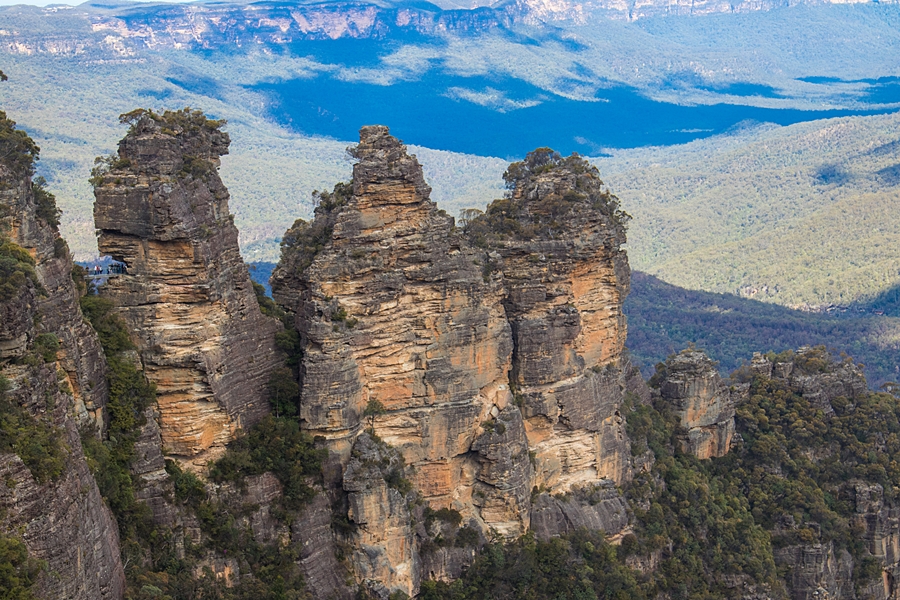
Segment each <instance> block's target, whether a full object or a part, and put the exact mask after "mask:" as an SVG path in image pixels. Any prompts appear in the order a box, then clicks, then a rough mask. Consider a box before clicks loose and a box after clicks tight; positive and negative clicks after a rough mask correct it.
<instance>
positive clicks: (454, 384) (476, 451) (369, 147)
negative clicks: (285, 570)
mask: <svg viewBox="0 0 900 600" xmlns="http://www.w3.org/2000/svg"><path fill="white" fill-rule="evenodd" d="M353 153H354V156H355V157H356V158H357V159H358V162H357V164H356V165H355V166H354V170H353V181H352V183H349V184H338V185H337V186H335V188H334V190H333V192H323V193H320V194H318V196H317V199H318V206H317V208H316V216H315V219H314V220H313V221H312V222H310V223H307V222H305V221H302V220H299V221H297V222H296V223H295V224H294V226H293V227H292V228H291V229H290V230H288V232H287V233H286V234H285V236H284V238H283V243H282V248H283V253H282V260H281V262H280V263H279V266H278V268H277V269H276V271H275V273H274V275H273V277H272V282H271V283H272V289H273V296H274V298H275V300H276V301H277V302H278V303H279V304H281V305H282V306H283V307H284V308H285V309H286V310H288V311H289V312H291V313H292V314H293V315H294V318H295V326H296V328H297V331H298V332H299V334H300V339H301V346H302V359H301V365H300V379H301V381H300V383H301V399H300V418H301V422H302V424H303V427H304V429H306V430H308V431H309V432H310V433H312V434H314V435H320V436H323V437H324V438H325V440H326V442H325V443H326V445H327V447H328V448H329V449H330V451H331V456H332V459H331V461H330V462H329V464H330V465H331V466H328V467H326V482H327V485H328V486H330V490H331V492H330V495H331V497H332V498H333V499H335V500H336V501H339V500H340V499H341V495H342V494H343V495H344V498H345V500H344V501H345V502H347V504H348V506H349V510H348V520H349V521H350V522H351V523H352V524H353V525H354V526H356V527H357V533H356V534H354V535H351V536H350V537H349V539H348V541H349V542H350V543H351V546H352V547H353V548H355V550H354V559H353V560H352V561H351V564H352V565H353V569H354V576H355V578H356V580H357V581H358V582H360V583H363V584H364V585H366V587H367V588H368V589H369V590H370V591H373V592H377V593H381V592H379V590H381V591H383V592H385V594H387V592H389V591H391V590H402V591H404V592H405V593H408V594H414V593H416V592H417V590H418V584H419V578H420V577H422V572H427V573H428V574H429V575H430V576H432V577H440V578H452V577H454V576H458V574H459V572H460V569H461V568H462V567H463V566H464V565H465V564H466V561H467V560H471V551H470V550H466V548H465V547H458V548H454V549H453V550H452V551H450V550H447V549H446V548H440V549H438V550H434V549H433V548H429V550H428V551H427V552H425V551H424V550H423V551H421V552H420V548H424V546H425V545H428V543H429V542H428V540H429V539H431V538H430V534H429V533H428V532H427V531H426V529H427V528H425V529H422V528H421V527H420V526H415V527H414V526H413V525H412V524H411V521H413V522H416V521H417V514H418V513H417V512H416V511H414V510H411V509H410V507H409V502H410V498H407V497H405V496H404V494H403V493H401V492H400V491H399V490H398V489H395V488H394V487H391V484H390V481H393V480H394V479H395V478H396V476H399V475H397V473H403V477H408V478H409V480H410V484H411V486H412V489H413V490H414V492H415V493H416V494H418V495H419V496H420V497H421V498H422V499H424V500H425V501H426V502H427V504H428V505H429V506H430V507H431V508H432V509H450V510H452V511H458V513H459V517H460V518H461V519H462V520H463V521H464V522H466V523H468V524H469V525H467V526H472V527H473V528H474V530H475V531H478V530H480V531H481V534H478V535H487V536H488V537H489V536H491V535H499V536H501V537H505V538H514V537H516V536H518V535H521V534H522V533H524V532H525V531H526V530H528V529H529V527H530V525H531V511H532V498H533V497H534V496H533V494H532V491H533V490H534V489H535V487H536V486H541V487H543V488H544V489H546V490H550V491H553V492H567V491H574V492H576V495H577V494H581V495H579V496H577V497H578V498H581V497H582V496H583V497H584V498H585V499H586V500H585V502H584V506H581V505H580V504H579V506H581V508H579V509H577V510H575V504H573V505H572V508H573V510H568V508H569V507H565V508H563V507H562V504H561V501H558V500H555V499H551V498H549V497H547V498H545V499H544V500H542V502H543V504H541V510H542V511H543V512H542V515H543V517H542V526H541V527H542V532H544V533H546V535H552V534H551V533H550V532H552V531H556V532H560V531H567V530H569V529H573V528H577V527H580V526H582V525H584V524H592V525H597V524H600V525H602V526H603V528H604V529H607V531H608V533H610V534H611V535H615V534H617V533H620V532H621V531H622V530H623V529H624V528H625V526H626V525H627V511H626V510H625V503H624V500H623V499H622V498H621V496H619V494H618V492H617V491H616V490H615V488H614V487H610V488H608V489H605V492H604V494H601V495H603V498H601V499H598V498H599V497H598V496H597V492H596V490H595V488H594V487H593V486H595V485H596V484H597V483H598V482H601V481H604V480H607V481H609V482H610V485H612V484H614V483H621V482H624V481H627V480H628V479H629V477H630V473H631V455H630V445H629V443H628V440H627V436H626V435H625V431H624V423H623V419H622V418H621V416H620V414H619V408H620V406H621V404H622V402H623V399H624V393H625V389H626V387H627V386H628V385H631V386H632V387H634V389H635V390H637V392H638V394H637V395H636V396H635V397H636V398H638V401H641V400H640V396H642V395H647V394H648V392H647V390H646V387H645V386H644V387H641V386H639V385H636V384H635V383H634V382H633V381H632V379H633V378H631V379H629V378H627V377H626V376H625V372H626V370H627V371H628V372H629V373H631V371H632V369H631V368H630V366H628V365H627V364H626V361H624V360H623V357H622V353H623V345H624V338H625V319H624V316H623V315H622V312H621V304H622V301H623V299H624V297H625V295H626V294H627V291H628V273H629V271H628V265H627V261H626V259H625V254H624V252H623V251H622V250H621V248H620V246H621V244H622V243H623V242H624V227H623V221H624V219H625V216H624V215H623V214H622V213H620V212H618V210H617V205H616V203H615V199H614V198H613V197H611V196H610V195H609V194H608V192H606V191H605V190H604V189H603V188H602V182H600V180H599V178H598V177H597V175H596V170H595V169H593V168H592V167H590V165H588V164H587V163H585V162H584V161H582V160H581V159H578V158H577V157H573V158H572V159H562V158H561V157H559V155H554V156H551V158H552V159H553V160H554V161H556V163H555V164H554V168H548V169H542V170H540V172H535V173H528V172H525V171H517V172H518V173H520V174H522V177H521V181H518V182H517V185H516V186H514V191H513V193H512V195H511V197H510V198H507V199H505V200H501V201H498V202H497V203H495V206H494V208H496V207H497V206H499V207H501V208H500V209H498V210H503V208H502V207H503V206H504V205H506V206H511V207H512V208H511V209H510V210H514V211H516V215H517V216H516V218H517V219H518V221H517V223H518V224H517V225H516V228H517V231H519V232H520V233H523V235H521V236H519V237H515V236H513V237H510V236H504V235H503V234H504V231H503V227H502V226H503V222H504V221H503V220H502V219H500V221H499V225H500V226H499V228H498V227H497V225H498V221H497V220H491V219H488V218H485V219H474V220H473V221H472V222H471V223H469V224H464V226H463V227H462V228H456V227H455V226H454V225H455V224H454V221H453V219H451V218H450V217H449V216H447V215H446V214H445V213H444V212H443V211H440V210H438V208H437V207H436V206H435V204H434V203H433V202H431V201H430V199H429V198H428V195H429V193H430V189H429V188H428V186H427V185H426V183H425V181H424V179H423V177H422V170H421V167H420V166H419V164H418V162H417V161H416V159H415V157H414V156H410V155H408V154H407V153H406V149H405V147H404V146H403V145H402V144H401V143H400V142H399V141H398V140H396V139H395V138H393V137H392V136H390V135H389V133H388V130H387V128H385V127H380V126H372V127H365V128H363V129H362V130H361V132H360V143H359V145H358V146H357V147H356V148H355V149H354V150H353ZM566 161H569V162H566ZM517 165H518V166H517ZM517 165H514V166H513V167H511V171H512V170H514V168H521V167H522V163H517ZM504 203H505V204H504ZM542 207H549V210H550V212H549V213H548V212H546V211H545V209H544V208H542ZM491 214H492V213H491V212H490V211H489V213H488V215H487V216H490V215H491ZM545 217H548V219H545ZM545 221H546V222H545ZM470 225H471V226H470ZM544 225H547V227H543V226H544ZM526 233H527V235H525V234H526ZM624 367H627V369H625V368H624ZM511 389H512V390H514V391H515V394H513V392H512V391H511ZM380 444H384V447H382V446H381V445H380ZM385 448H388V449H390V450H389V451H388V450H385ZM390 453H396V454H390ZM388 454H390V456H395V457H402V459H403V460H402V462H403V464H405V465H406V466H407V467H405V468H403V469H401V468H400V466H397V465H394V464H393V463H392V462H390V461H387V462H386V460H387V459H386V456H388ZM391 460H394V459H391ZM386 469H388V471H386ZM397 469H400V470H399V471H398V470H397ZM573 497H574V496H573ZM587 499H590V500H587ZM595 500H596V501H597V502H600V503H601V504H602V506H601V507H600V508H596V509H595V508H594V507H593V504H592V503H594V501H595ZM545 504H546V506H544V505H545ZM576 504H577V503H576ZM420 529H421V531H420ZM448 535H455V534H453V533H452V532H449V533H448ZM467 535H470V534H467Z"/></svg>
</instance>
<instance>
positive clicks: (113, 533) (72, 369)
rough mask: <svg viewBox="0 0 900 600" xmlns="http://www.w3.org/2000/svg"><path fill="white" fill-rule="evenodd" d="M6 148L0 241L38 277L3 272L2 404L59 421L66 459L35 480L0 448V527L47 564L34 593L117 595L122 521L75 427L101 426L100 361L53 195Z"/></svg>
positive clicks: (121, 582)
mask: <svg viewBox="0 0 900 600" xmlns="http://www.w3.org/2000/svg"><path fill="white" fill-rule="evenodd" d="M0 121H2V124H0V126H2V127H4V128H9V129H11V128H12V126H13V124H12V123H11V122H10V121H8V120H7V119H6V116H5V115H4V114H3V113H2V112H0ZM6 139H7V140H9V137H7V138H6ZM4 150H5V151H6V152H5V153H4V155H3V156H2V158H0V244H5V245H7V247H10V246H12V245H13V244H14V245H15V247H16V249H15V250H14V251H16V252H22V254H25V255H26V256H30V257H31V258H32V259H33V261H34V277H33V278H20V279H19V280H18V281H16V278H15V277H8V273H7V272H5V271H0V287H3V288H6V287H7V284H12V287H13V288H15V289H14V291H12V293H10V294H8V297H7V294H5V293H4V294H0V375H2V377H3V378H5V379H6V380H7V382H8V383H9V384H10V389H9V390H8V391H6V392H5V393H4V392H3V391H2V390H0V402H2V403H4V404H5V405H8V406H11V407H17V408H20V409H22V410H23V411H24V412H25V414H26V415H27V417H26V418H27V419H29V420H33V421H34V422H35V423H42V424H44V426H50V427H53V428H55V430H54V431H55V433H54V437H56V436H58V437H56V441H58V442H59V443H61V444H62V445H63V446H64V450H63V452H64V453H65V456H64V457H63V458H62V461H61V464H60V465H59V473H58V474H57V475H56V476H50V477H47V475H46V474H44V475H42V476H41V477H35V476H34V475H33V473H32V471H31V470H30V469H29V467H28V466H27V465H26V463H25V462H23V459H22V458H21V457H20V456H19V455H17V454H15V453H2V454H0V477H2V478H3V480H4V481H5V482H6V483H5V485H3V486H0V532H2V533H3V534H5V535H14V536H16V537H20V538H21V539H22V540H23V541H24V543H25V546H26V548H27V550H28V552H29V554H30V555H31V556H33V557H35V558H37V559H40V560H44V561H46V564H47V568H46V569H44V570H43V571H42V573H41V575H40V577H39V579H38V582H37V584H36V586H35V589H33V591H34V592H35V593H36V595H37V596H38V597H40V598H48V599H51V598H72V599H79V600H80V599H83V600H91V599H95V598H102V599H109V600H113V599H118V598H121V597H122V595H123V593H124V588H125V576H124V572H123V569H122V563H121V559H120V556H119V536H118V528H117V526H116V523H115V521H114V520H113V518H112V515H111V514H110V511H109V509H108V508H107V507H106V505H105V503H104V502H103V499H102V498H101V496H100V492H99V490H98V488H97V484H96V482H95V481H94V478H93V476H92V475H91V473H90V471H89V470H88V466H87V463H86V461H85V457H84V453H83V451H82V447H81V439H80V436H79V428H80V427H85V428H87V429H89V430H90V429H93V430H95V431H97V432H98V433H99V430H100V429H101V428H102V426H103V423H104V414H103V410H104V407H105V406H106V402H107V398H108V394H107V384H106V363H105V360H104V357H103V353H102V350H101V349H100V345H99V342H98V340H97V336H96V334H95V333H94V331H93V329H91V327H90V326H89V325H87V324H86V323H85V322H84V319H83V317H82V314H81V310H80V308H79V305H78V301H77V300H78V292H77V288H76V286H75V284H74V282H73V280H72V277H71V272H72V260H71V257H70V256H69V253H68V249H67V247H66V245H65V242H64V241H63V240H62V239H61V238H60V237H59V233H58V231H57V229H56V226H55V224H54V223H53V222H52V221H53V220H54V219H53V217H55V204H53V202H52V197H49V196H47V195H44V194H45V192H43V191H42V190H41V189H40V188H39V187H38V188H37V192H38V194H41V196H39V197H38V198H36V196H35V190H36V188H35V187H33V186H32V181H31V177H30V174H31V168H30V165H31V163H30V159H29V160H28V162H27V163H26V164H25V165H24V167H23V165H22V163H21V162H20V163H19V164H18V165H17V164H15V163H13V164H10V160H11V157H12V158H15V152H9V150H10V148H9V146H8V145H7V146H5V147H4ZM41 202H43V203H44V204H43V206H40V203H41ZM48 216H49V220H48ZM38 286H39V287H38ZM39 335H44V336H45V337H46V336H51V339H52V336H55V338H56V339H57V340H58V341H59V350H58V351H57V352H56V355H55V357H54V356H53V353H52V352H47V353H46V356H42V354H45V353H36V348H35V341H36V340H37V338H38V336H39ZM45 361H46V362H45ZM4 411H6V409H5V408H4ZM4 434H6V435H14V433H13V432H4ZM52 441H54V440H43V441H40V440H27V442H28V443H41V444H45V443H48V442H52ZM22 456H25V455H24V454H23V455H22Z"/></svg>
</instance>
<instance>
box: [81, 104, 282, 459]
mask: <svg viewBox="0 0 900 600" xmlns="http://www.w3.org/2000/svg"><path fill="white" fill-rule="evenodd" d="M219 126H220V123H218V122H215V121H209V120H207V119H206V118H205V117H204V116H203V115H202V114H201V113H199V112H195V113H191V112H190V111H188V110H184V111H181V112H178V113H166V114H165V115H162V116H160V115H155V114H153V113H145V114H140V115H138V116H136V120H135V121H134V124H133V126H132V128H131V130H130V131H129V133H128V135H127V136H125V138H124V139H123V140H122V141H121V142H120V144H119V156H118V159H117V160H116V161H115V162H113V163H112V164H111V165H110V169H109V170H108V172H106V173H104V174H102V175H100V176H99V177H98V179H96V180H95V188H94V193H95V196H96V202H95V204H94V219H95V222H96V226H97V228H98V229H99V230H100V239H99V248H100V253H101V254H108V255H111V256H112V257H113V258H114V259H115V260H117V261H120V262H122V263H124V264H125V266H126V269H127V274H124V275H121V276H118V277H116V278H112V279H111V280H110V281H109V282H108V283H107V284H106V285H105V286H104V287H103V295H105V296H107V297H109V298H110V299H111V300H112V301H113V302H114V303H115V304H116V306H117V307H118V311H119V314H120V315H121V316H122V317H123V318H124V319H125V321H126V322H127V323H128V325H129V327H130V329H131V331H132V332H134V335H135V336H136V338H137V339H136V341H137V343H138V347H139V352H140V356H141V360H142V362H143V368H144V373H145V374H146V376H147V378H148V379H150V380H151V381H152V382H154V383H155V384H156V386H157V392H158V408H159V420H160V422H159V425H160V435H161V440H162V444H163V447H164V449H165V452H166V453H167V454H169V455H171V456H173V457H177V458H178V459H179V460H181V462H183V463H184V464H185V465H186V466H188V467H189V468H193V469H194V470H199V469H202V468H203V467H205V465H206V463H207V462H208V461H209V460H211V459H213V458H215V457H217V456H218V455H219V454H220V453H221V451H222V450H223V448H224V446H225V444H226V443H227V442H228V441H230V440H231V439H232V437H233V435H234V434H235V432H236V431H237V430H238V429H239V428H247V427H249V426H250V425H253V424H254V423H256V422H257V421H259V419H261V418H262V417H263V416H264V415H265V414H266V412H267V411H268V403H267V401H266V391H265V387H266V382H267V380H268V377H269V375H270V374H271V372H272V370H273V369H274V368H275V367H276V366H278V363H279V359H278V356H277V354H276V351H275V348H274V334H275V332H276V331H277V330H278V328H279V327H280V325H279V324H278V323H277V322H276V321H275V320H274V319H270V318H268V317H265V316H263V315H262V314H261V313H260V310H259V306H258V303H257V301H256V297H255V294H254V291H253V287H252V285H251V282H250V278H249V276H248V273H247V268H246V266H245V265H244V263H243V261H242V259H241V256H240V253H239V251H238V243H237V229H236V228H235V227H234V224H233V222H232V218H231V215H230V214H229V212H228V191H227V190H226V189H225V186H224V185H223V184H222V182H221V180H220V179H219V176H218V174H217V172H216V167H217V166H218V162H219V156H221V155H222V154H224V153H226V152H227V149H228V143H229V139H228V135H227V134H225V133H223V132H221V131H219Z"/></svg>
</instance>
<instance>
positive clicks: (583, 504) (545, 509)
mask: <svg viewBox="0 0 900 600" xmlns="http://www.w3.org/2000/svg"><path fill="white" fill-rule="evenodd" d="M531 528H532V530H533V531H534V534H535V535H536V536H537V537H538V539H541V540H544V541H546V540H549V539H550V538H554V537H559V536H561V535H565V534H567V533H573V532H575V531H578V530H579V529H588V530H591V531H604V532H607V533H608V534H609V535H610V538H611V539H612V540H613V541H618V540H620V539H621V538H622V536H624V535H625V534H627V533H628V532H629V531H630V529H629V515H628V503H627V502H626V500H625V498H623V497H622V495H621V494H620V493H619V491H618V490H616V487H615V485H613V483H612V482H611V481H603V482H601V483H599V484H597V485H592V486H587V487H584V488H579V489H576V490H573V491H572V492H571V493H569V494H568V495H566V496H564V497H554V496H551V495H549V494H546V493H543V494H540V495H538V496H537V498H535V500H534V503H533V505H532V513H531Z"/></svg>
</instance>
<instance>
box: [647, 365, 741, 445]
mask: <svg viewBox="0 0 900 600" xmlns="http://www.w3.org/2000/svg"><path fill="white" fill-rule="evenodd" d="M660 375H662V379H661V381H660V383H659V392H660V395H661V396H662V399H663V400H664V401H665V402H668V403H669V404H671V405H672V407H673V408H674V409H675V413H676V414H677V415H678V416H679V418H680V419H681V424H682V426H684V428H685V429H686V430H687V437H686V439H684V440H682V450H683V451H684V452H689V453H691V454H693V455H694V456H696V457H697V458H700V459H706V458H711V457H713V456H725V454H727V453H728V450H729V449H730V448H731V442H732V440H733V439H734V406H735V396H734V394H733V393H732V391H731V390H730V389H729V388H728V387H727V386H726V385H725V384H724V382H723V381H722V377H721V376H720V375H719V371H718V369H717V368H716V363H715V362H713V361H712V360H710V358H709V357H708V356H706V354H705V353H704V352H702V351H700V350H694V349H690V348H689V349H687V350H682V351H681V352H680V353H678V354H676V355H674V356H671V357H669V358H668V359H667V360H666V362H665V368H664V370H663V371H662V372H661V373H660Z"/></svg>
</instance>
